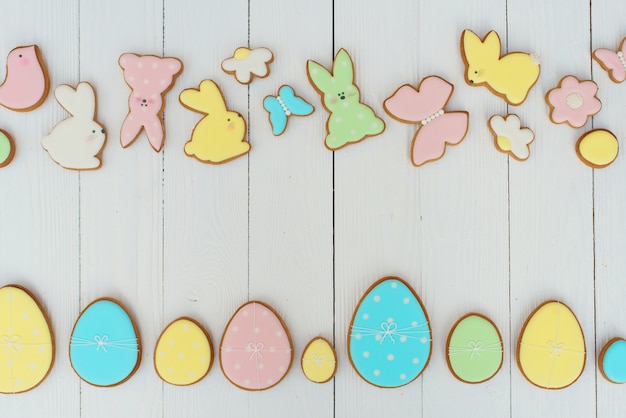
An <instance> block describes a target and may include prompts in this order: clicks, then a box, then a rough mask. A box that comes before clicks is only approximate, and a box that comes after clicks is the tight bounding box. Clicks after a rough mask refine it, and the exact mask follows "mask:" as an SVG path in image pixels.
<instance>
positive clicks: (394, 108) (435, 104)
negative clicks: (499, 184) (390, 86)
mask: <svg viewBox="0 0 626 418" xmlns="http://www.w3.org/2000/svg"><path fill="white" fill-rule="evenodd" d="M453 90H454V86H453V85H452V84H450V83H448V82H447V81H446V80H444V79H442V78H440V77H437V76H430V77H426V78H424V79H423V80H422V81H421V82H420V84H419V86H418V87H417V90H416V89H415V88H414V87H413V86H410V85H408V84H405V85H403V86H401V87H400V88H398V89H397V90H396V91H395V92H394V93H393V95H392V96H391V97H389V98H388V99H387V100H385V102H384V103H383V107H384V108H385V111H386V112H387V113H388V114H389V115H390V116H391V117H392V118H394V119H397V120H399V121H400V122H404V123H413V124H417V125H419V128H418V130H417V132H416V133H415V136H414V137H413V144H412V146H411V148H412V149H411V161H412V162H413V165H415V166H416V167H419V166H421V165H424V164H426V163H428V162H431V161H436V160H438V159H440V158H441V157H443V155H444V153H445V151H446V144H449V145H458V144H460V143H461V141H463V138H465V135H466V134H467V128H468V118H469V114H468V113H467V112H464V111H455V112H445V111H444V108H445V107H446V104H447V103H448V100H450V96H451V95H452V91H453Z"/></svg>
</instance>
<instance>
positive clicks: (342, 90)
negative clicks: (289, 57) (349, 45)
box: [307, 49, 385, 151]
mask: <svg viewBox="0 0 626 418" xmlns="http://www.w3.org/2000/svg"><path fill="white" fill-rule="evenodd" d="M307 74H308V76H309V81H310V82H311V85H312V86H313V88H315V90H316V91H317V92H318V93H319V94H320V97H321V99H322V103H323V105H324V109H326V110H327V111H328V113H329V116H328V120H327V121H326V132H327V135H326V139H325V144H326V147H327V148H328V149H329V150H331V151H335V150H338V149H340V148H343V147H345V146H346V145H350V144H355V143H357V142H360V141H362V140H364V139H365V138H368V137H370V136H376V135H380V134H381V133H383V131H384V130H385V122H383V120H382V119H380V118H379V117H377V116H376V115H375V114H374V111H373V110H372V108H371V107H369V106H367V105H366V104H363V103H361V100H360V97H359V95H360V92H359V88H358V87H357V85H356V84H355V82H354V66H353V64H352V58H350V55H348V53H347V52H346V50H345V49H340V50H339V52H337V55H336V56H335V61H334V62H333V72H332V74H331V73H330V72H329V71H328V70H327V69H326V68H324V67H322V66H321V65H320V64H318V63H317V62H315V61H312V60H309V61H308V62H307Z"/></svg>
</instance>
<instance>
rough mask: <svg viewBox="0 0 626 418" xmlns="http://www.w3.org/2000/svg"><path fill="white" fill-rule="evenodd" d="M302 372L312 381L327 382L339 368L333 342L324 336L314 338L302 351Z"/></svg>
mask: <svg viewBox="0 0 626 418" xmlns="http://www.w3.org/2000/svg"><path fill="white" fill-rule="evenodd" d="M301 363H302V372H303V373H304V375H305V376H306V378H307V379H309V380H310V381H311V382H315V383H325V382H328V381H329V380H330V379H332V378H333V376H334V375H335V371H336V370H337V354H336V353H335V349H334V348H333V346H332V344H331V343H330V342H329V341H328V340H326V339H325V338H322V337H316V338H313V339H312V340H311V341H310V342H309V343H308V344H307V346H306V347H305V349H304V351H303V352H302V360H301Z"/></svg>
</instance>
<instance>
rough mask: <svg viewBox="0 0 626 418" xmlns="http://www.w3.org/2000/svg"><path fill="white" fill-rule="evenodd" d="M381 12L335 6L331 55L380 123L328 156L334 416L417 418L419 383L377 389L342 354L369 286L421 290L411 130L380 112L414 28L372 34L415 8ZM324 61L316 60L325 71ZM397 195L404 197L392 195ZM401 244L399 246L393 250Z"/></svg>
mask: <svg viewBox="0 0 626 418" xmlns="http://www.w3.org/2000/svg"><path fill="white" fill-rule="evenodd" d="M386 10H388V9H387V7H386V6H385V5H384V4H383V3H377V2H372V1H370V2H366V3H363V4H361V5H360V6H359V12H358V13H355V12H354V6H353V5H351V4H348V3H336V4H335V42H334V46H335V51H334V52H333V57H334V55H335V53H336V51H337V50H339V48H345V49H346V50H347V51H348V53H349V54H350V55H351V57H352V59H353V62H354V67H355V81H356V83H357V85H358V87H359V88H360V91H361V95H360V98H361V101H362V102H363V103H366V104H367V105H369V106H370V107H372V109H373V110H374V112H375V113H376V115H377V116H378V117H380V118H383V119H384V120H385V123H386V132H384V133H383V134H382V135H379V136H376V137H373V138H368V139H365V140H364V141H363V142H362V143H359V144H355V145H350V146H348V147H347V148H345V149H342V150H339V151H337V152H336V153H335V260H336V261H335V292H336V306H335V324H336V325H335V329H336V338H337V349H338V352H339V353H340V355H341V356H342V360H343V361H342V364H341V366H340V368H339V372H338V373H337V378H336V390H335V398H336V400H337V406H336V414H337V416H351V415H353V414H354V411H367V415H368V416H372V417H373V416H384V415H387V416H397V415H399V414H402V413H406V411H411V416H416V417H419V416H422V396H421V391H422V382H421V381H417V382H414V383H412V384H410V385H409V386H405V387H402V388H399V389H386V390H382V389H379V388H376V387H374V386H372V385H370V384H368V383H367V382H365V381H364V380H362V379H361V378H360V377H359V376H358V374H357V373H356V372H355V370H354V369H353V368H352V367H351V365H350V363H349V361H348V357H347V356H348V354H347V344H346V342H347V338H348V337H347V336H348V333H349V325H350V319H351V318H352V314H353V312H354V309H355V308H356V304H357V302H358V301H359V299H360V297H361V296H362V295H363V293H364V292H365V291H366V290H367V289H368V288H369V287H370V285H371V284H372V283H373V282H374V281H376V280H377V279H379V278H381V277H384V276H389V275H394V276H399V277H402V278H404V279H406V280H407V281H408V282H409V283H411V284H412V285H413V286H414V287H415V288H416V291H417V292H418V293H420V294H421V293H422V292H421V291H422V288H421V286H420V283H419V279H420V277H419V275H418V272H419V262H418V257H415V250H414V249H416V248H418V242H419V240H418V228H419V220H418V219H419V212H418V210H417V205H416V200H417V189H418V188H417V184H416V177H415V176H416V173H417V171H416V170H415V169H414V167H412V165H411V163H410V160H409V153H408V152H409V151H408V150H409V143H410V135H412V134H411V133H410V132H411V129H413V128H414V127H413V126H410V127H406V126H402V125H401V124H399V123H396V122H394V121H392V120H391V119H390V118H389V117H388V116H387V115H386V114H385V113H384V110H383V108H382V102H383V100H384V99H385V98H386V97H388V96H389V95H390V94H391V93H393V91H394V90H395V89H396V88H397V87H398V85H400V84H402V83H404V82H405V81H411V79H412V78H414V77H415V68H416V67H417V64H418V62H417V59H416V56H415V55H414V54H402V52H401V51H400V50H399V49H400V44H404V45H406V42H407V41H408V40H415V39H416V38H417V33H418V28H419V25H417V24H415V25H412V26H406V27H405V26H404V25H403V27H402V30H398V31H397V32H396V31H394V30H391V31H390V32H389V33H388V34H387V36H389V38H388V39H389V42H385V43H384V44H382V43H379V42H377V40H379V39H381V33H380V32H379V31H378V30H376V29H375V28H378V27H387V26H388V25H393V22H394V21H395V20H396V19H398V18H399V15H398V14H396V13H398V11H400V10H402V14H404V15H405V16H419V15H418V10H419V8H418V6H417V4H416V3H414V2H404V3H402V4H401V5H398V7H397V8H395V12H394V13H388V12H386ZM398 29H399V28H398ZM402 50H403V51H405V49H404V48H402ZM330 58H331V57H328V58H325V59H323V60H322V61H320V63H321V64H322V65H324V66H326V67H327V68H330V66H331V64H332V60H331V59H330ZM320 139H322V138H320ZM397 190H402V191H403V192H402V193H397V192H394V191H397ZM400 242H401V243H402V247H403V248H402V249H401V248H398V247H397V244H398V243H400ZM422 296H423V294H422ZM427 309H428V307H427ZM403 411H405V412H403Z"/></svg>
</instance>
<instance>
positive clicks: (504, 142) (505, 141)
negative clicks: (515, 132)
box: [497, 136, 511, 151]
mask: <svg viewBox="0 0 626 418" xmlns="http://www.w3.org/2000/svg"><path fill="white" fill-rule="evenodd" d="M497 141H498V147H500V149H501V150H502V151H511V141H509V138H507V137H506V136H499V137H498V138H497Z"/></svg>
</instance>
